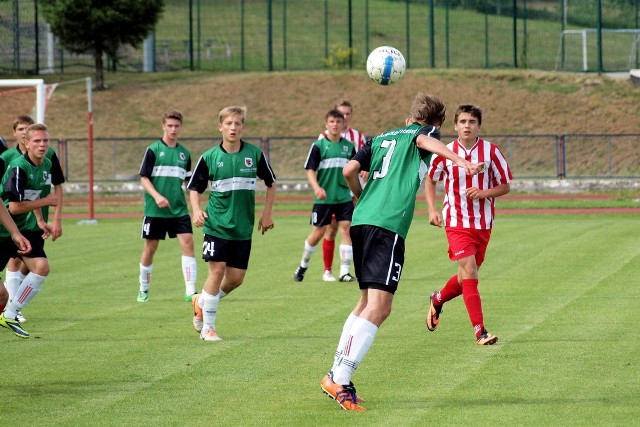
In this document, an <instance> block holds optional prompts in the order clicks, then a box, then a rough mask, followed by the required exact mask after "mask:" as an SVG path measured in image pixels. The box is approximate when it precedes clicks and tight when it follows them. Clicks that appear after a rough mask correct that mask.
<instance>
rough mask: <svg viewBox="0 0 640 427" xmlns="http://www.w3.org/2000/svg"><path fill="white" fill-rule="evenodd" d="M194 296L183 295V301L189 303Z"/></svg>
mask: <svg viewBox="0 0 640 427" xmlns="http://www.w3.org/2000/svg"><path fill="white" fill-rule="evenodd" d="M194 295H195V294H189V295H187V294H184V300H185V301H186V302H191V299H192V298H193V296H194Z"/></svg>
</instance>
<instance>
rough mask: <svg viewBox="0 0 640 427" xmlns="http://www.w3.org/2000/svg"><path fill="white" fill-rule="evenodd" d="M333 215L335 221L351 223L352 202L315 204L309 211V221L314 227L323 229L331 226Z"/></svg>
mask: <svg viewBox="0 0 640 427" xmlns="http://www.w3.org/2000/svg"><path fill="white" fill-rule="evenodd" d="M333 215H335V217H336V221H338V222H340V221H351V218H352V217H353V202H345V203H336V204H321V203H315V204H314V205H313V209H312V211H311V220H310V221H309V222H310V223H311V225H313V226H314V227H324V226H325V225H329V224H331V217H332V216H333Z"/></svg>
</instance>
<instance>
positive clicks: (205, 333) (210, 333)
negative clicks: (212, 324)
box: [200, 328, 222, 341]
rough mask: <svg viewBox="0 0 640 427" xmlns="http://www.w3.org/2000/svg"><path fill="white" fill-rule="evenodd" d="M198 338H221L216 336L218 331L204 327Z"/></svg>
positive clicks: (216, 339) (207, 339)
mask: <svg viewBox="0 0 640 427" xmlns="http://www.w3.org/2000/svg"><path fill="white" fill-rule="evenodd" d="M200 339H201V340H204V341H222V338H220V337H219V336H218V333H217V332H216V330H215V329H213V328H204V329H202V332H200Z"/></svg>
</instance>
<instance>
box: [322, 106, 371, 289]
mask: <svg viewBox="0 0 640 427" xmlns="http://www.w3.org/2000/svg"><path fill="white" fill-rule="evenodd" d="M334 108H335V109H336V110H338V111H340V112H341V113H342V115H343V116H344V128H343V129H342V132H341V136H342V137H343V138H344V139H346V140H347V141H351V142H352V143H353V145H354V146H355V147H356V151H359V150H360V149H361V148H362V147H363V146H364V144H365V143H366V139H365V137H364V135H363V134H362V133H361V132H359V131H358V130H356V129H354V128H352V127H350V126H349V123H350V122H351V117H352V116H353V106H352V105H351V102H349V100H347V99H343V100H342V101H340V102H339V103H338V104H336V105H335V107H334ZM326 137H327V131H326V130H325V131H324V132H322V133H321V134H320V135H318V139H321V138H326ZM366 173H367V172H362V176H361V179H362V180H364V181H361V182H366V181H367V176H366V175H365V174H366ZM337 233H338V223H337V222H336V221H335V220H333V221H331V224H329V225H328V226H327V228H326V231H325V233H324V239H323V241H322V259H323V260H324V274H323V275H322V280H324V281H325V282H334V281H335V280H336V278H335V277H334V276H333V272H332V268H333V253H334V251H335V248H336V242H335V240H336V234H337Z"/></svg>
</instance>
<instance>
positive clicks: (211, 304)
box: [200, 290, 220, 329]
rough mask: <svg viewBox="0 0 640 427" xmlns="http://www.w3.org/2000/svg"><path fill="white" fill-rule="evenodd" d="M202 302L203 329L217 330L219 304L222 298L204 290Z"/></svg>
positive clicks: (201, 297)
mask: <svg viewBox="0 0 640 427" xmlns="http://www.w3.org/2000/svg"><path fill="white" fill-rule="evenodd" d="M200 300H202V321H203V323H204V327H203V329H204V328H212V329H215V328H216V316H217V315H218V303H219V302H220V298H219V297H218V295H211V294H208V293H206V292H205V291H204V290H203V291H202V295H201V296H200Z"/></svg>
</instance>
